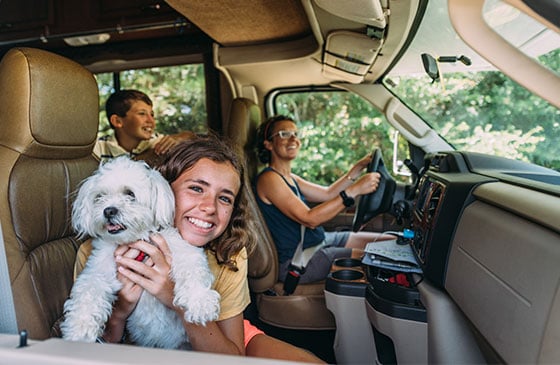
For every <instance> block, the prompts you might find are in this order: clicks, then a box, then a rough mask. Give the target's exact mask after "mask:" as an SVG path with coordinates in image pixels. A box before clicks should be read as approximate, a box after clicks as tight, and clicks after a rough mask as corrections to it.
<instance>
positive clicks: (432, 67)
mask: <svg viewBox="0 0 560 365" xmlns="http://www.w3.org/2000/svg"><path fill="white" fill-rule="evenodd" d="M422 64H424V71H426V73H427V74H428V76H430V78H431V79H432V83H433V82H435V81H437V80H439V69H438V64H437V60H436V59H435V58H434V57H433V56H432V55H430V54H428V53H422Z"/></svg>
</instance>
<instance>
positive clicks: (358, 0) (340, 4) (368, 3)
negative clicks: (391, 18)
mask: <svg viewBox="0 0 560 365" xmlns="http://www.w3.org/2000/svg"><path fill="white" fill-rule="evenodd" d="M315 3H316V4H317V5H318V6H319V7H321V8H323V9H324V10H326V11H328V12H329V13H331V14H336V15H337V16H339V17H341V18H345V19H348V20H352V21H355V22H356V23H361V24H366V25H369V26H372V27H376V28H382V29H383V28H385V26H386V25H387V20H386V17H385V10H384V9H387V0H353V1H352V6H349V3H348V2H346V1H340V0H315Z"/></svg>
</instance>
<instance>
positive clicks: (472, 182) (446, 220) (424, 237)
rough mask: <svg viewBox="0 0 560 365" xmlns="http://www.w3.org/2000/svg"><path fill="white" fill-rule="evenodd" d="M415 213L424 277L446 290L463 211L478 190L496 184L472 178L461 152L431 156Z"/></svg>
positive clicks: (421, 184)
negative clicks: (451, 257) (450, 262)
mask: <svg viewBox="0 0 560 365" xmlns="http://www.w3.org/2000/svg"><path fill="white" fill-rule="evenodd" d="M425 168H426V169H427V170H426V173H425V174H424V175H423V176H422V179H421V181H420V184H419V190H418V191H419V193H418V197H417V199H416V204H415V206H414V209H413V229H414V231H415V232H416V236H415V238H414V242H413V247H414V249H415V250H416V254H417V257H418V259H419V261H420V263H421V265H422V269H423V271H424V276H425V277H426V278H427V279H428V280H430V282H431V283H432V284H433V285H435V286H437V287H443V283H444V281H445V271H446V266H447V259H448V254H449V248H450V246H451V241H452V238H453V234H454V233H455V228H456V224H457V221H458V219H459V216H460V214H461V212H462V209H463V207H464V206H465V205H466V204H468V203H469V201H470V199H471V198H470V194H471V192H472V190H473V189H474V187H475V186H477V185H479V184H481V183H484V182H488V181H493V180H494V179H492V178H488V177H485V176H481V175H477V174H471V173H470V172H469V169H468V167H467V164H466V162H465V160H464V158H463V156H462V155H461V154H460V153H458V152H448V153H439V154H434V155H428V156H427V159H426V167H425Z"/></svg>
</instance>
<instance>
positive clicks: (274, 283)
mask: <svg viewBox="0 0 560 365" xmlns="http://www.w3.org/2000/svg"><path fill="white" fill-rule="evenodd" d="M261 121H262V115H261V111H260V108H259V106H258V105H257V104H255V103H254V102H253V101H252V100H250V99H247V98H236V99H234V100H233V101H232V104H231V108H230V111H229V117H228V124H227V130H226V135H227V137H228V138H229V139H230V140H231V141H232V142H233V143H234V145H235V146H236V148H237V150H238V153H240V154H241V155H242V156H244V157H245V159H246V168H247V173H246V174H245V179H246V180H245V184H244V189H245V193H246V196H247V200H248V206H249V210H250V212H251V214H252V215H253V217H254V219H255V225H254V226H255V227H254V230H255V236H256V237H257V243H256V247H255V249H254V250H253V252H251V253H250V255H249V272H248V276H249V288H250V290H251V293H252V294H253V295H254V301H255V304H256V308H257V311H258V316H259V319H260V320H261V321H263V322H264V323H267V324H270V325H273V326H276V327H280V328H286V329H296V330H333V329H335V320H334V316H333V315H332V313H331V312H330V311H329V310H328V309H327V306H326V303H325V294H324V289H325V282H318V283H310V284H299V285H298V286H297V287H296V290H295V292H294V293H293V294H292V295H289V296H284V295H282V293H283V285H284V284H283V283H282V282H281V281H279V280H278V266H279V263H278V256H277V253H276V246H275V244H274V241H273V240H272V237H271V235H270V232H269V231H268V228H267V225H266V222H265V220H264V218H263V216H262V215H261V212H260V209H259V207H258V204H257V201H256V199H255V195H254V194H255V193H254V190H253V181H254V179H255V177H256V175H257V170H258V157H257V146H256V143H257V128H258V126H259V125H260V123H261Z"/></svg>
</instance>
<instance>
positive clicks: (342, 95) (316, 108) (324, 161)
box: [274, 90, 407, 185]
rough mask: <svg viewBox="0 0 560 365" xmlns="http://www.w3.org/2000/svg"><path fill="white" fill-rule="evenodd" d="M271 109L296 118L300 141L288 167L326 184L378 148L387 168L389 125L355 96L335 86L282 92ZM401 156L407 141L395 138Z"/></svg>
mask: <svg viewBox="0 0 560 365" xmlns="http://www.w3.org/2000/svg"><path fill="white" fill-rule="evenodd" d="M274 105H275V112H276V113H277V114H284V115H287V116H290V117H292V118H293V119H294V120H295V121H296V122H298V128H299V130H300V132H301V141H302V146H301V150H300V152H299V155H298V158H297V159H296V160H295V161H294V163H293V165H292V167H293V171H294V173H295V174H297V175H299V176H301V177H303V178H305V179H306V180H309V181H312V182H316V183H318V184H324V185H328V184H331V183H332V182H334V181H335V180H336V179H338V178H339V177H340V176H342V175H343V174H345V173H346V172H347V171H348V170H349V169H350V168H351V167H352V166H353V165H354V163H356V162H357V161H358V160H359V159H360V158H362V157H364V156H365V155H366V154H368V153H371V152H372V151H373V149H374V148H375V147H379V148H381V150H382V152H383V159H384V162H385V164H386V166H387V169H388V170H389V171H392V155H393V144H392V143H393V142H392V138H393V137H394V133H395V131H394V129H393V128H392V127H391V126H390V125H389V124H388V123H387V122H386V121H385V117H384V116H383V115H382V114H381V113H380V112H379V111H378V110H376V109H375V108H374V107H373V106H372V105H371V104H369V103H368V102H367V101H365V100H364V99H362V98H361V97H360V96H358V95H355V94H351V93H348V92H345V91H339V90H336V91H334V90H325V91H312V92H307V91H306V92H301V91H298V92H282V93H279V94H277V95H276V96H275V99H274ZM399 149H400V150H401V152H400V154H401V156H407V153H406V150H407V145H406V143H405V141H404V140H403V139H402V138H401V139H400V143H399Z"/></svg>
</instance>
